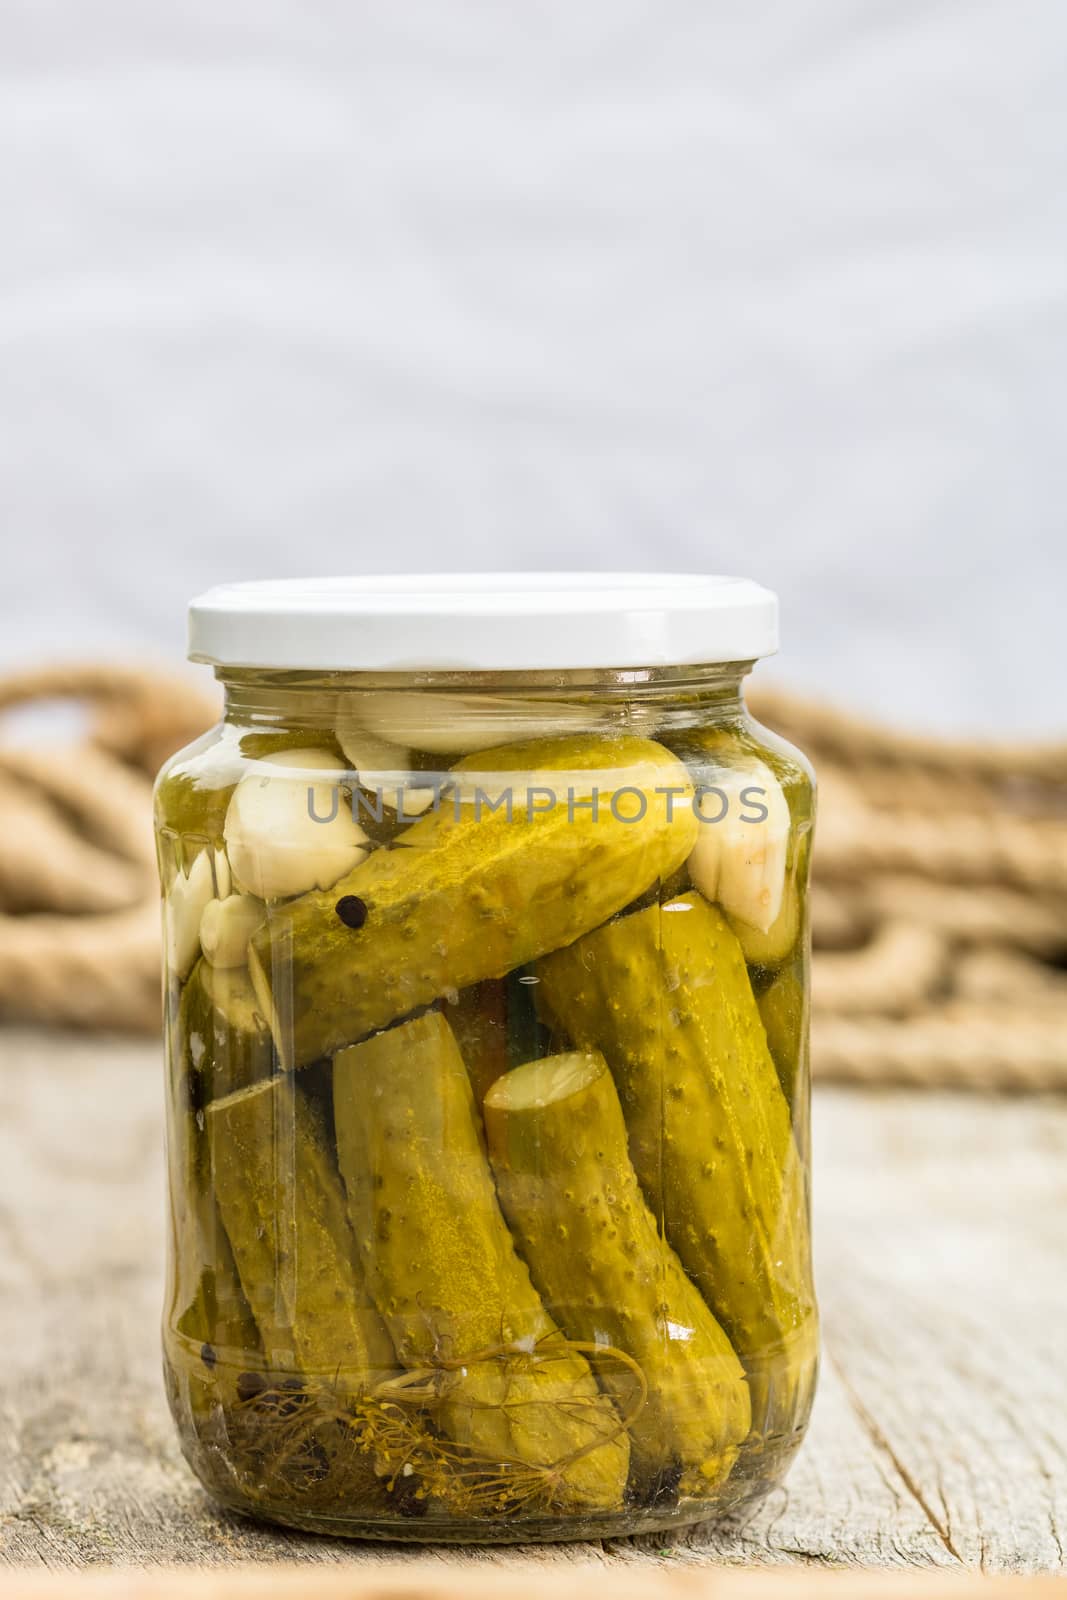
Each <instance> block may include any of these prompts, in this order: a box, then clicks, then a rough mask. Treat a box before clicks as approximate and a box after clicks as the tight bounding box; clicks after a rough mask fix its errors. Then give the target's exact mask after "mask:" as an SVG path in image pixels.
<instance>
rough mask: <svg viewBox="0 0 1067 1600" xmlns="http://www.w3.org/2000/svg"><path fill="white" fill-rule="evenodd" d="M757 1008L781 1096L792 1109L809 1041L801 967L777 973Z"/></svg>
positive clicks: (806, 1005)
mask: <svg viewBox="0 0 1067 1600" xmlns="http://www.w3.org/2000/svg"><path fill="white" fill-rule="evenodd" d="M757 1004H758V1005H759V1014H760V1017H761V1019H762V1021H763V1027H764V1030H765V1032H766V1034H767V1045H768V1048H769V1050H770V1052H771V1059H772V1060H773V1062H774V1064H775V1067H776V1068H777V1069H778V1081H779V1083H780V1084H781V1085H782V1093H783V1094H784V1095H785V1097H786V1099H787V1100H788V1102H789V1104H790V1105H791V1106H792V1105H793V1104H794V1102H795V1100H796V1094H797V1083H798V1080H799V1079H800V1077H801V1064H802V1061H803V1059H804V1056H805V1052H806V1050H807V1037H808V1000H807V990H806V988H805V984H804V973H803V969H802V967H801V965H800V963H799V962H794V963H793V964H792V965H791V966H788V967H783V968H782V970H781V971H780V972H778V973H776V974H775V976H774V978H773V979H772V981H771V983H770V984H769V985H768V986H767V988H766V989H764V990H763V992H762V994H761V995H760V997H759V1000H758V1002H757Z"/></svg>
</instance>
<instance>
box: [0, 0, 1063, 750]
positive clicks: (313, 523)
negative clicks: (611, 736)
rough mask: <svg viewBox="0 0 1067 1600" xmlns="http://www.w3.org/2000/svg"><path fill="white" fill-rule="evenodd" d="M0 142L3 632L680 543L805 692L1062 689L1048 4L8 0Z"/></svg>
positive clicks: (662, 554)
mask: <svg viewBox="0 0 1067 1600" xmlns="http://www.w3.org/2000/svg"><path fill="white" fill-rule="evenodd" d="M0 150H2V152H3V155H2V157H0V218H2V219H3V221H2V227H3V245H2V249H0V526H2V528H3V536H4V541H5V555H4V563H3V574H4V584H3V611H2V618H0V620H2V624H3V625H2V629H0V661H2V662H4V663H10V662H15V661H20V662H30V661H37V660H40V659H43V658H46V657H52V656H55V655H57V654H63V655H72V654H80V653H87V652H94V653H106V654H108V655H119V654H122V653H128V652H130V651H132V650H136V651H145V650H148V651H151V652H152V653H153V654H155V655H157V656H165V655H168V654H170V655H173V656H177V655H179V654H180V652H181V650H182V648H183V638H184V607H185V603H186V601H187V599H188V598H189V596H190V595H191V594H192V593H194V592H195V591H198V590H200V589H202V588H204V587H207V586H208V585H209V584H210V583H212V582H215V581H217V580H222V579H230V578H237V577H253V576H275V575H282V574H286V573H301V572H303V573H313V572H314V573H326V572H331V571H351V570H357V571H358V570H361V569H366V570H373V571H383V570H388V569H390V568H393V567H401V568H405V569H411V568H418V567H428V568H441V567H461V568H462V567H466V568H474V567H479V566H499V567H521V566H555V565H558V566H564V567H567V566H570V567H574V566H585V567H590V566H592V567H601V566H611V567H625V566H651V567H657V568H669V567H678V568H683V569H691V568H699V569H704V570H712V571H714V570H723V571H740V572H745V573H748V574H751V575H753V576H755V577H758V578H760V579H761V580H763V581H764V582H766V583H768V584H770V585H771V586H773V587H775V588H777V589H778V590H779V591H780V593H781V595H782V599H783V605H784V620H785V650H784V652H783V655H782V657H781V658H780V660H779V662H778V663H776V665H775V667H774V671H775V673H776V674H777V675H778V676H779V677H780V678H782V679H785V680H787V681H789V682H791V683H793V684H794V685H797V686H799V687H804V688H811V689H815V690H818V691H821V692H825V693H827V694H832V695H834V696H836V697H837V698H838V699H839V700H840V701H842V702H843V703H845V704H847V705H852V706H858V707H861V708H867V709H869V710H872V711H877V712H879V713H881V714H884V715H887V716H890V717H892V718H893V719H894V720H897V721H907V720H913V721H921V722H922V723H923V724H925V725H927V726H930V727H935V728H946V729H952V728H957V727H968V728H974V729H982V728H993V727H998V726H999V727H1003V725H1004V724H1005V723H1007V724H1008V725H1009V727H1010V730H1011V731H1012V732H1021V731H1026V730H1031V729H1032V730H1042V729H1043V730H1048V731H1053V730H1062V729H1063V727H1064V706H1063V690H1064V687H1065V681H1064V680H1065V673H1064V670H1063V665H1062V654H1063V649H1062V639H1063V634H1064V626H1063V621H1062V614H1063V609H1064V601H1065V587H1067V586H1065V584H1064V577H1065V567H1067V561H1065V547H1067V541H1065V539H1064V529H1063V521H1064V504H1065V499H1067V495H1065V490H1067V448H1065V442H1064V417H1065V412H1067V269H1065V259H1067V5H1065V4H1064V3H1063V0H1011V3H1010V4H1009V3H1007V0H940V3H939V0H765V3H761V4H758V5H742V4H739V3H733V4H729V3H726V0H667V3H663V0H658V3H657V0H533V3H531V4H528V5H523V6H516V5H502V4H500V3H498V0H404V3H398V0H225V3H224V4H219V3H218V0H182V4H181V5H180V6H168V5H145V4H143V3H141V0H6V3H5V4H4V7H3V13H2V20H0Z"/></svg>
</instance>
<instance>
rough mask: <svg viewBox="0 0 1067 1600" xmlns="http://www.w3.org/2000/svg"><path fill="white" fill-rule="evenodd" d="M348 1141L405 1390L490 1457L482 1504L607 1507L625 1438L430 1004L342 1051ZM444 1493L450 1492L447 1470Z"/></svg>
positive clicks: (616, 1500)
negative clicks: (504, 1184) (517, 1243)
mask: <svg viewBox="0 0 1067 1600" xmlns="http://www.w3.org/2000/svg"><path fill="white" fill-rule="evenodd" d="M333 1089H334V1119H335V1123H336V1130H337V1153H338V1161H339V1164H340V1168H341V1172H342V1174H343V1176H344V1180H345V1186H346V1189H347V1192H348V1200H349V1206H350V1210H351V1216H352V1222H353V1226H354V1230H355V1234H356V1239H357V1242H358V1245H359V1249H360V1253H361V1255H362V1258H363V1263H364V1267H365V1270H366V1273H367V1282H368V1285H369V1287H370V1290H371V1293H372V1295H373V1297H374V1300H375V1302H376V1304H377V1306H378V1308H379V1310H380V1311H381V1313H382V1316H383V1317H384V1318H385V1321H386V1323H387V1325H388V1328H389V1331H390V1333H391V1334H392V1337H393V1340H394V1343H395V1345H396V1350H397V1355H398V1356H399V1358H400V1361H401V1362H402V1364H403V1365H404V1366H405V1367H406V1368H408V1369H409V1383H410V1385H411V1387H410V1388H409V1389H408V1393H409V1394H412V1393H416V1394H419V1395H421V1396H423V1397H424V1398H425V1400H426V1401H427V1403H430V1404H432V1410H431V1416H432V1417H433V1420H434V1422H435V1424H436V1428H437V1431H438V1432H439V1433H440V1434H442V1435H444V1436H446V1437H447V1438H448V1439H450V1440H453V1441H456V1443H458V1444H459V1445H460V1446H461V1447H462V1448H463V1450H464V1451H465V1452H466V1453H467V1455H466V1457H465V1458H464V1459H463V1460H462V1461H457V1462H455V1463H454V1473H455V1477H456V1483H455V1489H456V1492H457V1494H458V1493H459V1492H461V1490H462V1488H463V1478H464V1476H465V1475H467V1476H469V1475H470V1474H471V1473H478V1472H480V1473H481V1475H482V1478H483V1479H484V1481H485V1484H486V1488H485V1493H486V1494H487V1496H488V1499H487V1504H486V1508H487V1509H493V1510H500V1509H501V1507H502V1506H504V1507H506V1506H507V1505H509V1504H515V1503H527V1504H529V1503H537V1502H538V1501H540V1503H541V1505H542V1506H543V1507H544V1508H546V1509H547V1508H549V1507H551V1508H553V1509H557V1510H558V1509H563V1508H568V1509H575V1508H578V1507H584V1508H587V1509H593V1508H596V1509H604V1510H606V1509H611V1508H613V1507H617V1506H618V1505H620V1504H621V1501H622V1495H623V1490H624V1487H625V1484H626V1477H627V1468H628V1462H629V1449H628V1440H627V1438H626V1435H625V1433H624V1432H623V1431H622V1427H621V1423H620V1421H619V1418H618V1416H617V1414H616V1412H615V1410H614V1407H613V1406H612V1404H611V1402H610V1400H609V1399H608V1398H607V1397H606V1396H604V1395H602V1394H601V1393H600V1392H599V1390H598V1388H597V1383H596V1380H595V1378H594V1376H593V1373H592V1371H591V1370H590V1367H589V1365H588V1363H587V1362H586V1361H585V1359H584V1358H583V1356H582V1354H580V1353H579V1352H578V1351H577V1350H576V1349H574V1348H573V1347H572V1346H571V1345H570V1344H569V1343H568V1341H567V1340H566V1339H565V1338H564V1337H563V1335H562V1334H561V1333H560V1330H559V1329H558V1327H557V1326H556V1324H555V1322H554V1321H553V1320H552V1318H551V1317H550V1316H549V1315H548V1313H547V1312H546V1310H545V1309H544V1307H543V1305H542V1303H541V1300H540V1298H539V1296H538V1294H537V1292H536V1290H535V1289H534V1287H533V1285H532V1284H531V1282H530V1275H529V1272H528V1271H527V1268H526V1267H525V1265H524V1264H523V1263H522V1261H520V1259H519V1257H518V1255H517V1254H516V1252H515V1247H514V1244H513V1242H512V1239H511V1235H510V1234H509V1233H508V1230H507V1226H506V1224H505V1222H504V1219H503V1216H502V1215H501V1212H500V1206H499V1204H498V1201H497V1197H496V1191H495V1188H494V1186H493V1179H492V1174H491V1173H490V1170H489V1163H488V1160H487V1157H486V1153H485V1148H484V1144H483V1141H482V1138H481V1132H480V1126H479V1124H478V1122H477V1120H476V1114H475V1106H474V1101H473V1097H472V1095H471V1089H470V1084H469V1082H468V1078H467V1072H466V1068H465V1067H464V1065H463V1062H462V1060H461V1059H460V1055H459V1051H458V1049H457V1047H456V1043H455V1040H454V1038H453V1036H452V1033H451V1031H450V1029H449V1027H448V1024H447V1022H446V1021H445V1020H444V1017H443V1016H442V1015H441V1014H440V1013H439V1012H430V1013H427V1014H426V1015H424V1016H422V1017H419V1018H417V1019H416V1020H415V1021H412V1022H408V1023H405V1024H403V1025H402V1026H400V1027H397V1028H393V1029H390V1030H389V1031H387V1032H385V1033H379V1034H376V1035H375V1036H374V1037H373V1038H371V1039H368V1040H366V1041H365V1042H364V1043H363V1044H358V1045H353V1046H350V1047H349V1048H348V1049H345V1050H342V1051H340V1052H339V1053H338V1055H337V1056H335V1058H334V1063H333ZM438 1492H439V1493H441V1494H442V1495H444V1496H445V1497H446V1498H447V1496H448V1488H447V1474H446V1475H445V1482H444V1483H443V1484H442V1485H441V1486H440V1487H439V1491H438Z"/></svg>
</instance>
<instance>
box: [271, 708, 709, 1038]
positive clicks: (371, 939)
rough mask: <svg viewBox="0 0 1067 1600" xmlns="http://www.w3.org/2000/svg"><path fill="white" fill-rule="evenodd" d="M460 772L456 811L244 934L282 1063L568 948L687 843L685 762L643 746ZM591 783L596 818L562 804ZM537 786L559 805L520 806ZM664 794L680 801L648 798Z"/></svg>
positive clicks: (514, 751) (569, 748) (625, 742)
mask: <svg viewBox="0 0 1067 1600" xmlns="http://www.w3.org/2000/svg"><path fill="white" fill-rule="evenodd" d="M455 772H456V773H457V774H459V781H460V783H461V784H463V783H464V782H469V783H470V785H471V789H472V793H471V796H470V799H469V801H467V800H466V799H464V795H465V793H466V791H465V790H464V789H463V788H461V789H460V791H459V795H460V799H459V802H458V803H453V802H452V801H451V800H450V799H449V797H448V796H447V795H446V796H445V797H444V798H443V799H442V802H441V806H440V809H439V810H437V811H434V812H431V813H429V814H428V815H427V816H425V817H423V818H422V819H420V821H418V822H416V823H414V824H412V826H411V827H410V828H408V829H406V830H405V832H404V833H403V834H402V835H401V839H402V844H401V845H398V846H397V847H396V848H394V849H389V850H375V851H374V852H372V854H371V855H370V856H369V857H368V858H367V860H366V861H364V862H362V863H361V864H360V865H359V866H357V867H356V868H355V869H354V870H353V871H352V872H350V873H349V874H348V875H347V876H346V877H344V878H342V879H341V881H340V882H339V883H336V884H335V885H334V886H333V887H332V888H331V889H329V890H326V891H315V892H313V893H310V894H305V895H301V896H300V897H299V898H298V899H296V900H294V901H291V902H289V903H287V904H284V905H281V906H279V907H278V908H277V909H276V910H275V911H274V913H273V915H272V916H271V917H270V918H269V919H268V921H267V923H266V924H265V925H264V926H263V927H262V928H261V929H260V930H259V932H258V933H257V934H256V935H255V936H254V937H253V939H252V941H251V945H250V960H251V961H252V963H253V978H254V979H255V980H256V982H257V985H258V991H264V990H265V991H267V993H268V994H269V1000H268V999H266V998H265V999H264V1008H265V1009H267V1008H268V1006H269V1007H271V1008H272V1009H273V1012H274V1015H275V1016H276V1018H277V1022H276V1026H277V1027H278V1028H279V1029H280V1031H281V1032H282V1033H283V1034H284V1036H285V1041H286V1044H287V1045H288V1044H289V1042H290V1040H291V1055H292V1064H293V1065H296V1066H299V1065H301V1064H303V1063H305V1062H308V1061H313V1060H315V1059H316V1057H319V1056H322V1055H325V1054H328V1053H329V1052H331V1051H333V1050H336V1049H338V1048H339V1047H340V1046H341V1045H344V1044H349V1043H354V1042H355V1041H357V1040H358V1039H360V1038H362V1037H364V1036H365V1035H367V1034H369V1033H372V1032H374V1030H375V1029H378V1028H382V1027H385V1026H387V1025H388V1024H389V1023H391V1022H394V1021H395V1020H396V1019H397V1018H399V1017H403V1016H406V1015H408V1014H409V1013H411V1012H412V1011H414V1010H416V1009H417V1008H419V1007H420V1006H424V1005H427V1004H428V1003H430V1002H431V1001H433V1000H436V999H438V998H439V997H440V996H442V995H445V994H446V993H447V992H450V991H456V990H459V989H463V988H465V987H466V986H467V985H468V984H473V983H478V982H480V981H482V980H483V979H485V978H497V977H502V976H503V975H504V974H505V973H508V972H510V971H512V970H513V969H514V968H516V967H520V966H522V965H523V964H524V963H525V962H527V961H532V960H533V959H535V958H536V957H537V956H540V955H543V954H544V953H545V952H546V951H549V950H554V949H556V948H558V946H560V945H564V944H570V943H571V941H572V940H574V939H576V938H578V937H579V936H580V935H581V934H582V933H585V932H586V931H587V930H588V929H590V928H595V927H597V925H598V924H599V923H601V922H603V921H604V919H605V918H606V917H609V916H611V915H612V914H613V913H614V912H616V911H619V910H621V908H622V907H623V906H625V905H626V904H627V903H628V902H629V901H631V900H632V899H634V898H635V897H636V896H637V895H638V894H640V893H641V892H642V890H644V889H646V888H648V886H649V885H650V884H654V883H656V882H658V881H659V880H660V879H661V878H663V877H666V876H667V874H669V873H670V872H673V871H674V869H675V868H676V867H677V866H679V865H680V863H681V862H682V861H683V860H684V859H685V857H686V856H687V854H688V853H689V851H690V849H691V848H692V845H693V842H694V839H695V838H696V831H697V826H698V824H697V821H696V818H695V817H694V815H693V812H692V809H691V807H690V806H688V805H686V803H685V798H686V796H691V794H692V788H691V785H690V783H689V779H688V776H687V774H686V771H685V768H684V767H683V766H682V764H681V763H680V762H679V761H678V760H677V758H676V757H674V756H672V755H671V754H670V753H669V752H668V751H667V750H665V749H664V748H663V747H662V746H661V745H658V744H655V743H653V742H652V741H651V740H647V739H639V738H634V737H630V736H621V735H620V736H616V737H611V738H608V737H605V738H600V739H593V738H576V739H546V740H535V741H531V742H529V743H527V744H515V745H509V746H507V747H505V748H502V749H499V750H489V751H485V752H484V753H483V754H481V755H479V756H477V757H472V758H471V762H470V763H465V762H460V763H459V765H458V767H457V768H456V769H455ZM468 774H470V776H469V777H468ZM482 774H486V775H489V774H492V775H494V776H496V778H497V781H496V783H495V784H493V783H492V781H491V780H488V779H487V784H486V793H487V794H488V801H487V802H485V803H483V804H482V805H479V804H478V802H477V796H476V794H475V793H474V792H473V790H475V789H476V788H478V787H481V785H480V784H479V781H478V780H479V777H480V776H481V775H482ZM576 779H577V780H579V782H578V783H577V784H576V783H575V782H574V780H576ZM500 780H504V781H503V782H501V781H500ZM593 785H596V786H597V788H598V812H597V814H596V815H595V816H594V814H593V812H592V809H591V808H590V807H589V804H588V795H587V794H585V793H583V794H580V795H578V796H577V798H578V800H585V801H586V802H587V803H586V805H582V806H579V805H577V804H576V805H575V806H574V807H573V809H571V808H569V807H568V803H567V794H566V789H567V788H568V787H575V788H577V787H581V788H582V789H583V790H586V789H589V788H591V787H592V786H593ZM535 787H536V788H546V789H547V788H553V789H554V792H556V793H557V794H558V800H557V803H556V804H554V805H553V806H552V808H551V809H545V810H533V811H527V809H526V804H525V801H526V796H527V793H528V791H529V790H530V789H531V788H535ZM671 787H673V788H674V789H675V790H676V791H677V795H676V797H672V796H670V795H668V794H666V793H663V792H660V793H657V792H656V791H657V789H658V790H660V791H663V790H666V789H667V788H671ZM623 789H625V790H627V791H636V799H635V798H634V793H633V792H628V794H627V798H626V801H625V803H623V802H622V801H621V800H620V802H619V804H618V807H617V810H618V812H619V815H618V816H617V815H616V813H615V811H613V810H612V808H611V803H610V802H611V800H612V799H613V798H614V795H615V791H616V790H619V791H620V792H621V791H622V790H623ZM504 791H508V792H510V793H511V794H512V795H513V797H514V798H513V810H512V816H511V818H510V820H509V818H508V815H507V811H506V809H505V808H504V805H503V804H499V805H498V807H497V809H494V810H491V811H490V810H489V809H488V804H489V803H491V802H493V801H500V799H501V795H502V794H503V793H504ZM642 801H643V815H641V816H637V811H638V809H639V806H640V803H641V802H642ZM342 900H347V901H348V902H349V903H350V904H353V903H358V905H359V907H360V908H361V909H360V919H361V920H360V923H359V925H358V926H356V927H353V926H351V925H350V924H349V923H348V922H346V921H344V920H342V917H341V916H340V915H339V914H338V912H337V909H336V908H337V906H338V905H339V903H340V902H341V901H342ZM258 991H257V992H258Z"/></svg>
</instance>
